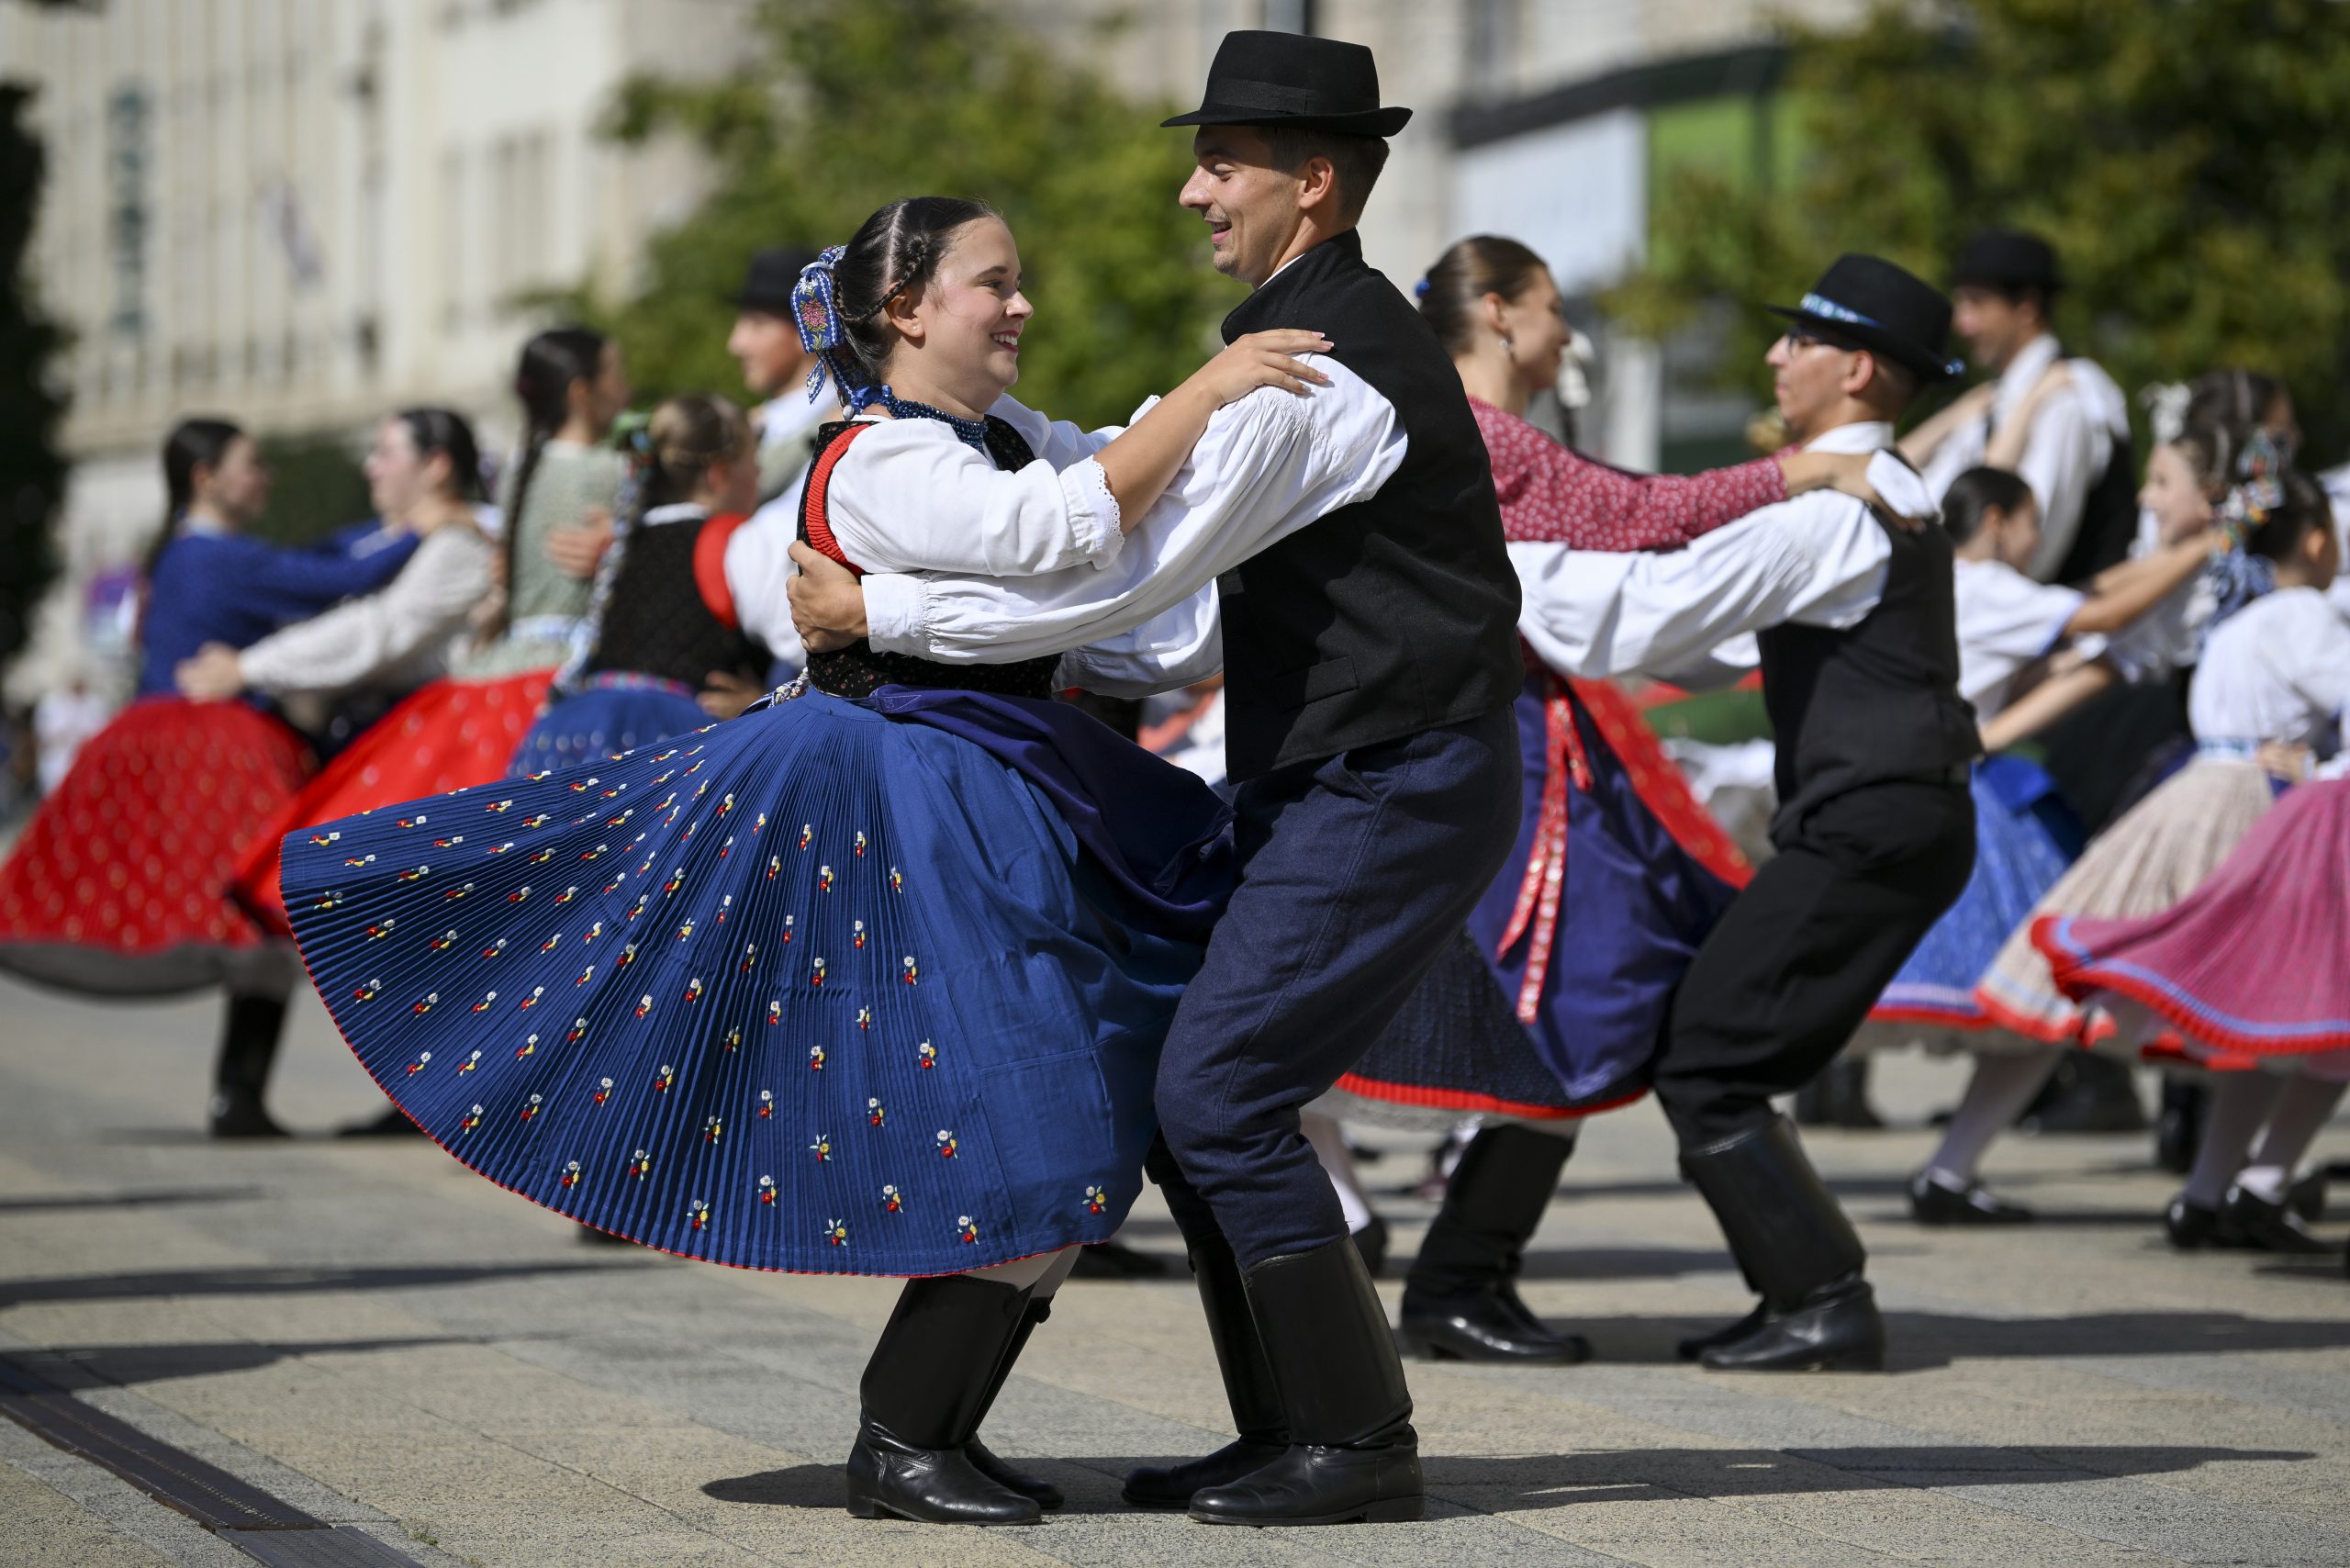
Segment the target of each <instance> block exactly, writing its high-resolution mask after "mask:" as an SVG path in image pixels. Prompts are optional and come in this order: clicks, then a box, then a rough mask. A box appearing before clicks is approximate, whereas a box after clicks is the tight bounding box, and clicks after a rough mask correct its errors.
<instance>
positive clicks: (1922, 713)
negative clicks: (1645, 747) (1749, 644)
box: [1758, 500, 1983, 843]
mask: <svg viewBox="0 0 2350 1568" xmlns="http://www.w3.org/2000/svg"><path fill="white" fill-rule="evenodd" d="M1837 504H1841V505H1858V504H1859V503H1857V502H1850V501H1841V500H1840V502H1839V503H1837ZM1876 526H1878V527H1879V528H1882V529H1884V530H1885V532H1886V538H1887V539H1889V540H1890V541H1891V542H1892V544H1893V559H1892V561H1891V562H1890V563H1889V564H1888V565H1887V566H1886V581H1885V597H1884V598H1883V599H1879V600H1878V601H1877V605H1876V608H1875V609H1874V610H1870V611H1869V612H1868V614H1867V615H1866V616H1864V617H1863V618H1862V620H1861V622H1860V623H1859V624H1857V625H1854V626H1848V627H1846V628H1844V629H1843V630H1841V631H1836V630H1833V629H1831V628H1829V627H1825V626H1803V625H1798V624H1796V623H1795V622H1786V623H1785V624H1782V625H1778V626H1774V627H1772V628H1771V629H1770V630H1769V631H1767V632H1764V633H1762V635H1761V637H1760V638H1759V639H1758V641H1760V642H1761V644H1762V703H1763V706H1764V707H1765V708H1766V709H1767V710H1769V711H1770V715H1771V728H1772V731H1773V733H1774V738H1775V740H1776V742H1777V745H1778V757H1777V763H1776V773H1777V782H1778V787H1779V809H1778V811H1777V812H1776V813H1775V814H1774V816H1773V817H1772V819H1771V836H1772V840H1773V842H1774V843H1781V842H1784V840H1785V836H1786V835H1787V834H1790V833H1792V832H1793V830H1794V829H1795V828H1796V825H1797V823H1800V822H1801V821H1802V819H1803V818H1804V817H1805V816H1806V815H1807V813H1808V812H1810V811H1811V810H1812V809H1813V808H1814V807H1816V806H1818V804H1820V802H1822V801H1828V800H1831V799H1833V798H1834V797H1836V796H1838V795H1841V794H1843V793H1844V792H1845V791H1846V790H1856V789H1859V788H1860V787H1862V786H1863V785H1866V784H1883V783H1889V782H1891V781H1893V780H1895V779H1901V778H1938V777H1942V776H1945V775H1947V774H1948V773H1949V772H1950V770H1951V769H1952V768H1953V767H1955V766H1957V765H1959V764H1961V763H1964V762H1968V761H1971V760H1972V759H1973V758H1975V756H1980V755H1981V753H1982V750H1983V742H1982V738H1981V737H1980V736H1979V735H1978V734H1976V733H1975V710H1974V708H1973V706H1972V705H1971V704H1969V703H1968V702H1967V701H1966V700H1964V699H1963V698H1961V697H1960V696H1959V694H1958V605H1957V590H1956V589H1955V588H1953V586H1952V581H1951V577H1952V573H1951V543H1950V536H1949V535H1948V534H1946V533H1944V532H1942V530H1941V529H1939V528H1926V529H1921V530H1919V531H1917V532H1910V531H1908V530H1906V529H1901V528H1896V527H1893V526H1891V525H1889V524H1887V523H1886V522H1885V521H1882V520H1879V521H1877V524H1876Z"/></svg>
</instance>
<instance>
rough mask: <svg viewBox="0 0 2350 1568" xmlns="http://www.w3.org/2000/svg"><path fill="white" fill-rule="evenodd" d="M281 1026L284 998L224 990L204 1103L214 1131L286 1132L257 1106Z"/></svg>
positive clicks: (224, 1134)
mask: <svg viewBox="0 0 2350 1568" xmlns="http://www.w3.org/2000/svg"><path fill="white" fill-rule="evenodd" d="M284 1033H285V1002H284V1001H283V1000H281V999H280V998H277V997H274V996H247V995H239V994H237V993H236V992H233V991H232V992H230V993H229V1006H228V1011H227V1014H226V1015H225V1017H224V1018H223V1020H222V1023H221V1027H220V1056H219V1058H218V1062H217V1063H216V1065H215V1066H214V1067H213V1070H212V1103H211V1105H210V1106H209V1108H208V1110H209V1114H210V1117H211V1131H212V1136H213V1137H219V1138H252V1137H292V1136H293V1135H292V1134H290V1133H288V1132H287V1131H286V1130H285V1128H284V1127H281V1126H278V1125H277V1124H276V1123H275V1122H274V1121H272V1120H271V1119H270V1115H269V1113H268V1111H266V1110H264V1109H263V1106H262V1094H263V1091H265V1090H266V1089H268V1087H269V1070H270V1066H271V1064H273V1063H274V1062H275V1061H276V1060H277V1042H278V1038H279V1036H281V1035H283V1034H284Z"/></svg>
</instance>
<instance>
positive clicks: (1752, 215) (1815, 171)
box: [1610, 0, 2350, 454]
mask: <svg viewBox="0 0 2350 1568" xmlns="http://www.w3.org/2000/svg"><path fill="white" fill-rule="evenodd" d="M1791 43H1792V49H1793V60H1792V63H1791V68H1790V72H1789V76H1788V82H1789V85H1790V88H1791V90H1792V91H1793V92H1794V93H1795V94H1796V95H1797V102H1798V104H1799V105H1800V110H1799V118H1800V122H1801V124H1802V127H1803V130H1802V146H1803V149H1804V155H1803V157H1802V158H1801V159H1800V160H1799V173H1798V174H1796V177H1795V179H1794V180H1793V182H1792V185H1791V186H1790V187H1788V188H1783V189H1776V190H1774V189H1769V188H1757V187H1756V186H1755V185H1753V184H1752V183H1751V182H1741V181H1740V179H1739V178H1737V177H1736V175H1735V174H1733V173H1730V172H1726V171H1722V170H1718V169H1704V168H1688V169H1684V170H1681V171H1679V172H1678V173H1676V174H1673V176H1672V177H1670V178H1669V179H1667V180H1666V181H1665V183H1664V184H1663V185H1662V188H1661V189H1660V190H1659V192H1658V193H1657V196H1656V200H1655V207H1654V212H1655V218H1654V240H1655V243H1654V246H1653V249H1652V261H1651V265H1650V267H1649V269H1648V270H1647V271H1646V272H1645V273H1643V274H1641V275H1639V277H1637V278H1635V279H1634V280H1632V282H1631V283H1629V284H1628V286H1626V287H1624V288H1623V289H1621V290H1619V291H1618V292H1617V294H1616V296H1615V297H1613V298H1612V299H1611V301H1610V303H1611V306H1612V307H1613V308H1615V309H1616V310H1617V313H1618V314H1619V316H1621V317H1622V318H1623V319H1626V320H1627V322H1628V325H1631V326H1633V327H1634V328H1635V329H1636V330H1642V331H1646V332H1651V333H1662V332H1664V331H1669V330H1672V329H1673V327H1675V326H1677V325H1678V324H1680V323H1681V322H1682V321H1684V320H1685V319H1688V313H1689V312H1690V311H1691V310H1692V308H1694V307H1695V305H1696V304H1697V303H1698V302H1700V301H1703V300H1706V299H1708V298H1719V297H1725V296H1726V297H1729V298H1732V299H1737V300H1740V301H1748V302H1751V301H1759V300H1785V299H1792V298H1795V297H1797V296H1798V295H1800V293H1801V292H1802V290H1803V288H1804V287H1805V286H1806V285H1807V283H1808V282H1809V281H1810V280H1811V279H1812V278H1813V277H1815V276H1817V275H1818V272H1819V270H1820V268H1821V267H1822V266H1823V265H1825V263H1827V262H1828V261H1829V260H1830V259H1831V258H1832V257H1833V256H1834V255H1835V254H1836V253H1837V252H1841V251H1845V250H1865V251H1874V252H1878V253H1880V254H1884V255H1887V256H1890V257H1892V258H1893V259H1894V260H1896V261H1898V262H1900V263H1903V264H1904V265H1906V266H1908V267H1910V268H1912V269H1914V270H1916V271H1918V272H1919V274H1921V275H1923V276H1925V277H1928V278H1931V279H1937V280H1939V279H1941V278H1942V276H1943V275H1944V274H1945V271H1946V269H1947V266H1948V262H1949V258H1950V256H1951V254H1952V253H1953V251H1954V250H1955V248H1956V247H1957V245H1958V243H1959V242H1960V241H1962V240H1963V239H1964V237H1965V236H1966V235H1967V234H1969V233H1971V232H1973V231H1975V230H1978V229H1982V228H1986V227H1991V226H1995V225H1997V226H2010V227H2021V228H2029V229H2031V230H2037V231H2038V232H2040V233H2042V234H2043V235H2045V236H2046V237H2047V238H2048V239H2049V240H2050V241H2053V243H2054V244H2055V245H2056V247H2057V249H2058V251H2059V252H2060V253H2061V254H2062V256H2063V258H2064V265H2065V272H2066V273H2067V274H2068V275H2069V282H2070V284H2071V288H2070V290H2069V292H2068V293H2067V294H2066V295H2065V297H2063V298H2062V299H2060V301H2059V303H2058V308H2057V324H2058V328H2059V330H2060V331H2061V332H2062V333H2063V335H2064V336H2065V341H2066V342H2067V344H2068V345H2069V346H2071V347H2072V348H2074V349H2075V350H2076V352H2079V353H2087V354H2089V355H2091V356H2092V357H2094V358H2097V359H2098V360H2100V361H2102V362H2103V363H2104V364H2106V366H2107V367H2108V368H2109V369H2110V370H2111V371H2112V372H2113V374H2114V375H2115V377H2116V379H2118V380H2119V381H2120V382H2121V384H2122V386H2125V387H2132V388H2134V387H2138V386H2144V385H2146V384H2148V383H2150V382H2154V381H2163V380H2179V379H2182V378H2185V377H2188V376H2191V375H2197V374H2199V373H2200V372H2202V371H2205V370H2209V369H2213V368H2217V367H2220V366H2223V365H2242V366H2245V367H2249V368H2253V369H2260V370H2267V371H2270V372H2272V373H2274V374H2277V375H2282V376H2283V377H2284V378H2285V379H2286V381H2287V382H2288V385H2290V386H2291V387H2292V388H2293V392H2294V395H2295V398H2296V399H2297V400H2298V402H2299V403H2300V409H2301V416H2302V423H2303V425H2304V426H2305V427H2306V428H2307V429H2308V431H2309V432H2310V435H2311V446H2312V448H2313V449H2314V450H2316V451H2318V452H2322V453H2327V454H2332V453H2334V452H2337V451H2339V450H2340V448H2341V446H2342V444H2343V443H2344V441H2345V440H2350V139H2345V138H2344V136H2343V134H2342V128H2343V127H2344V126H2345V125H2350V6H2343V5H2340V4H2337V3H2335V0H1925V3H1922V4H1920V3H1916V0H1877V4H1876V5H1875V6H1874V8H1873V9H1872V10H1871V11H1869V12H1868V13H1867V14H1866V16H1865V17H1864V18H1863V21H1862V22H1861V24H1860V25H1859V26H1858V27H1856V28H1852V29H1850V30H1844V31H1816V32H1815V31H1803V30H1798V31H1796V32H1795V33H1793V34H1792V35H1791ZM1774 330H1775V329H1774V327H1773V326H1772V325H1770V324H1768V322H1767V321H1766V320H1765V319H1763V318H1762V317H1760V315H1759V313H1749V315H1748V319H1746V320H1745V321H1744V322H1743V323H1742V333H1743V335H1742V336H1741V337H1740V339H1739V341H1738V343H1737V346H1736V351H1735V353H1734V355H1733V361H1734V363H1733V364H1730V365H1728V366H1726V369H1729V370H1732V371H1734V372H1735V373H1737V374H1739V375H1741V376H1743V375H1751V368H1752V365H1753V363H1754V359H1753V357H1752V356H1754V355H1759V353H1761V350H1762V344H1763V343H1764V342H1766V341H1767V338H1768V336H1769V335H1770V333H1771V332H1772V331H1774Z"/></svg>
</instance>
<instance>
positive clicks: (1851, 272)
mask: <svg viewBox="0 0 2350 1568" xmlns="http://www.w3.org/2000/svg"><path fill="white" fill-rule="evenodd" d="M1770 309H1771V311H1772V313H1773V314H1774V315H1778V316H1785V318H1786V319H1788V320H1790V321H1794V322H1796V323H1797V324H1799V325H1801V326H1803V327H1805V328H1807V330H1811V331H1813V332H1816V333H1817V334H1818V335H1819V336H1820V337H1823V338H1825V339H1827V340H1828V341H1829V342H1834V343H1842V344H1844V345H1845V346H1847V347H1849V348H1856V349H1866V350H1868V351H1869V352H1870V353H1880V354H1883V355H1885V356H1886V358H1888V359H1890V360H1892V361H1893V362H1894V363H1895V364H1899V365H1901V366H1903V367H1905V368H1906V369H1908V370H1910V371H1912V372H1914V373H1916V374H1917V375H1919V376H1920V377H1922V378H1923V379H1925V380H1927V381H1948V380H1950V379H1952V378H1953V377H1955V376H1957V375H1961V374H1963V373H1964V370H1965V369H1966V366H1965V365H1964V364H1962V363H1961V362H1959V361H1957V360H1954V359H1952V358H1951V357H1950V355H1949V347H1948V345H1949V342H1950V301H1949V299H1947V298H1946V297H1943V295H1942V291H1941V290H1940V289H1938V288H1936V287H1935V286H1933V285H1932V284H1930V283H1927V282H1926V281H1924V280H1923V279H1922V278H1919V277H1918V276H1916V275H1914V274H1910V273H1908V272H1905V271H1903V270H1902V269H1901V268H1899V267H1897V266H1895V265H1894V264H1893V263H1891V262H1888V261H1886V259H1885V258H1884V257H1883V256H1863V255H1859V254H1847V255H1841V256H1839V257H1837V258H1836V261H1835V263H1834V264H1833V265H1831V266H1830V268H1829V269H1828V270H1827V271H1826V272H1824V273H1822V274H1819V281H1818V283H1816V284H1813V285H1812V286H1811V292H1810V293H1809V294H1807V295H1805V296H1804V297H1803V303H1802V304H1800V305H1796V306H1793V307H1789V306H1785V305H1774V306H1772V307H1770Z"/></svg>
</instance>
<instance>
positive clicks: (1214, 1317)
mask: <svg viewBox="0 0 2350 1568" xmlns="http://www.w3.org/2000/svg"><path fill="white" fill-rule="evenodd" d="M1348 1245H1349V1246H1351V1245H1352V1243H1351V1242H1349V1243H1348ZM1192 1282H1193V1283H1195V1284H1196V1285H1198V1286H1199V1290H1200V1305H1201V1306H1202V1307H1203V1309H1205V1311H1206V1313H1207V1318H1208V1338H1209V1340H1210V1342H1212V1343H1213V1344H1214V1346H1215V1362H1216V1367H1217V1370H1219V1371H1220V1372H1223V1373H1224V1396H1225V1401H1226V1402H1227V1403H1229V1404H1230V1405H1231V1406H1232V1425H1233V1428H1234V1429H1235V1430H1236V1431H1237V1432H1238V1433H1239V1434H1240V1435H1239V1436H1238V1437H1237V1438H1235V1439H1233V1440H1232V1441H1230V1442H1228V1443H1226V1444H1225V1445H1224V1447H1222V1448H1220V1449H1218V1450H1215V1452H1214V1453H1212V1454H1208V1455H1206V1456H1204V1457H1203V1458H1200V1459H1195V1460H1191V1461H1189V1462H1185V1463H1182V1464H1177V1465H1170V1466H1167V1467H1165V1468H1160V1467H1157V1466H1152V1465H1145V1466H1143V1467H1142V1468H1141V1469H1139V1470H1136V1471H1133V1472H1131V1473H1129V1474H1128V1475H1127V1476H1126V1484H1125V1491H1124V1493H1123V1494H1122V1495H1124V1496H1125V1500H1126V1501H1127V1502H1129V1503H1131V1504H1133V1505H1134V1506H1136V1507H1137V1508H1188V1507H1190V1506H1192V1495H1194V1494H1195V1493H1197V1492H1199V1491H1201V1490H1202V1489H1203V1488H1205V1487H1209V1486H1222V1485H1225V1484H1228V1483H1230V1482H1234V1481H1238V1480H1239V1479H1241V1478H1242V1477H1243V1476H1246V1475H1248V1474H1250V1473H1253V1472H1255V1471H1257V1470H1259V1469H1260V1468H1262V1467H1263V1466H1265V1465H1267V1464H1270V1463H1271V1462H1273V1461H1274V1460H1277V1459H1279V1458H1281V1455H1282V1454H1284V1453H1287V1452H1288V1451H1289V1417H1288V1415H1287V1414H1286V1413H1285V1412H1284V1411H1283V1410H1282V1408H1281V1389H1280V1387H1279V1386H1278V1385H1277V1384H1275V1383H1274V1382H1273V1369H1272V1364H1271V1363H1270V1361H1267V1360H1266V1359H1265V1346H1264V1342H1263V1340H1261V1339H1260V1338H1258V1335H1257V1320H1256V1317H1255V1315H1254V1314H1252V1313H1251V1312H1250V1311H1249V1309H1248V1287H1247V1285H1246V1283H1245V1282H1243V1281H1242V1279H1241V1277H1240V1264H1239V1261H1238V1260H1237V1259H1235V1258H1234V1257H1233V1255H1232V1244H1231V1243H1230V1242H1228V1241H1226V1240H1225V1238H1224V1237H1223V1236H1222V1234H1221V1233H1218V1234H1215V1235H1213V1236H1210V1237H1207V1238H1203V1239H1202V1240H1200V1241H1198V1242H1195V1243H1193V1245H1192Z"/></svg>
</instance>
